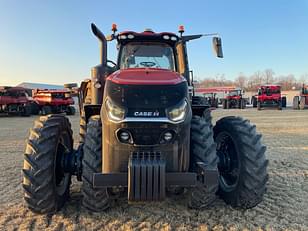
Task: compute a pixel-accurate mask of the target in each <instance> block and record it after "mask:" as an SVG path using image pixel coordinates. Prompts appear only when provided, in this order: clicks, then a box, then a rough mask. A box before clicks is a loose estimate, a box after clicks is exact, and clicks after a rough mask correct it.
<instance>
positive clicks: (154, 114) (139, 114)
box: [134, 111, 159, 117]
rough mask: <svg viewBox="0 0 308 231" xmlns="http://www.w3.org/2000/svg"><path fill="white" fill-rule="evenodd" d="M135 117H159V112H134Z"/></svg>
mask: <svg viewBox="0 0 308 231" xmlns="http://www.w3.org/2000/svg"><path fill="white" fill-rule="evenodd" d="M134 116H136V117H158V116H159V112H158V111H154V112H153V111H136V112H134Z"/></svg>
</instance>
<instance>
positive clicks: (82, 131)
mask: <svg viewBox="0 0 308 231" xmlns="http://www.w3.org/2000/svg"><path fill="white" fill-rule="evenodd" d="M86 133H87V122H86V117H85V115H84V113H83V112H81V115H80V120H79V143H80V144H83V143H84V140H85V136H86Z"/></svg>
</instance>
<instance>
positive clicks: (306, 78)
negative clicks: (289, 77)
mask: <svg viewBox="0 0 308 231" xmlns="http://www.w3.org/2000/svg"><path fill="white" fill-rule="evenodd" d="M298 82H299V84H300V85H302V84H308V73H305V74H302V75H301V77H300V78H299V80H298Z"/></svg>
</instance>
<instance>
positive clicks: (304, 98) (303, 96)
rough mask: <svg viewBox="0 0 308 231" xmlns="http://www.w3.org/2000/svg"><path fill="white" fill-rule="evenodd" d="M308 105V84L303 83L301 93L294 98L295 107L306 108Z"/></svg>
mask: <svg viewBox="0 0 308 231" xmlns="http://www.w3.org/2000/svg"><path fill="white" fill-rule="evenodd" d="M307 105H308V86H307V85H305V84H303V86H302V89H301V91H300V95H299V96H298V95H297V96H294V98H293V109H301V110H303V109H305V107H306V106H307Z"/></svg>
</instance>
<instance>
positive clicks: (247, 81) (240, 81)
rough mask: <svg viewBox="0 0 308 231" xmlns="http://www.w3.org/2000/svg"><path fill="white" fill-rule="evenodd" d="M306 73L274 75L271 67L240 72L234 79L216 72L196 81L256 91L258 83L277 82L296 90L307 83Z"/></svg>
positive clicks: (210, 85)
mask: <svg viewBox="0 0 308 231" xmlns="http://www.w3.org/2000/svg"><path fill="white" fill-rule="evenodd" d="M307 81H308V74H303V75H302V76H300V77H299V78H296V77H295V76H294V75H293V74H289V75H279V76H275V72H274V71H273V70H272V69H265V70H264V71H256V72H255V73H254V74H252V75H250V76H247V75H245V74H243V73H240V74H239V75H238V76H237V77H236V78H235V79H234V80H228V79H226V77H225V75H224V74H218V75H216V76H215V77H209V78H205V79H203V80H201V81H199V82H198V84H197V85H198V87H223V86H235V87H240V88H242V89H245V90H246V91H256V90H257V89H258V87H259V86H260V85H264V84H277V85H280V86H281V87H282V90H285V91H287V90H298V89H300V88H301V86H302V85H303V83H306V84H307Z"/></svg>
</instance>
